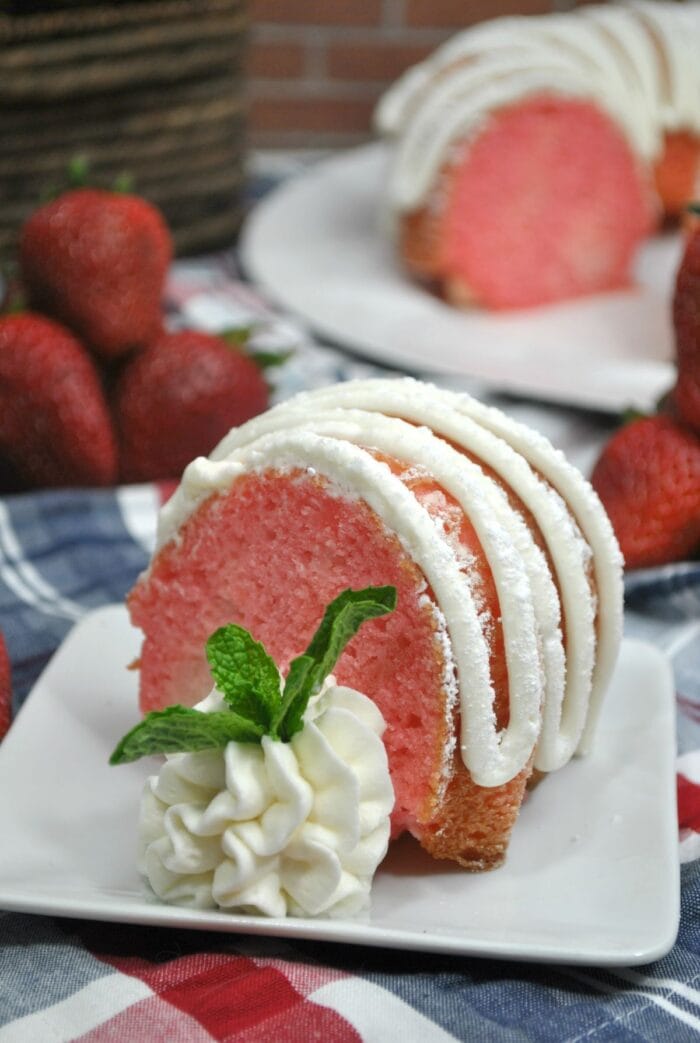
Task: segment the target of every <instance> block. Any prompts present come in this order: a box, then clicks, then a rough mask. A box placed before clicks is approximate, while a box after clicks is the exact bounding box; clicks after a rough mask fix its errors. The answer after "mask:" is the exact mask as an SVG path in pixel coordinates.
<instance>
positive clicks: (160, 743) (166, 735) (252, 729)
mask: <svg viewBox="0 0 700 1043" xmlns="http://www.w3.org/2000/svg"><path fill="white" fill-rule="evenodd" d="M262 736H263V729H262V728H261V727H260V726H259V725H257V724H255V723H254V722H253V721H248V720H246V719H245V718H244V717H241V716H239V715H238V714H237V713H234V712H233V710H217V711H215V712H214V713H202V712H201V710H193V709H190V708H189V707H187V706H168V707H166V709H165V710H155V711H154V712H153V713H147V714H146V716H145V717H144V719H143V720H142V721H140V722H139V724H137V725H136V727H135V728H132V729H131V731H130V732H127V734H126V735H125V736H124V738H123V739H122V740H121V742H119V743H118V744H117V747H116V749H115V750H114V753H113V754H112V756H111V757H110V758H109V763H110V764H128V763H129V762H130V761H136V760H138V759H139V757H147V756H149V755H150V754H153V753H193V752H195V751H197V750H211V749H219V748H221V747H224V746H225V745H226V743H228V742H231V741H235V742H258V743H259V742H260V739H261V738H262Z"/></svg>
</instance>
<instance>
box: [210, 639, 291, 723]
mask: <svg viewBox="0 0 700 1043" xmlns="http://www.w3.org/2000/svg"><path fill="white" fill-rule="evenodd" d="M206 652H207V659H208V661H209V669H210V670H211V672H212V676H213V678H214V683H215V684H216V687H217V688H218V689H219V691H220V692H221V694H222V695H223V697H224V699H225V700H226V703H227V704H228V706H229V707H230V708H231V709H232V710H234V711H235V712H236V713H239V714H241V715H242V716H243V717H247V718H249V719H250V720H251V721H254V722H255V723H256V724H260V725H262V727H263V729H264V730H265V731H269V729H270V725H271V723H272V720H273V717H274V716H275V714H276V713H277V711H278V709H279V705H280V688H281V680H280V673H279V670H278V669H277V667H276V666H275V663H274V660H273V659H271V658H270V656H269V655H268V654H267V652H266V651H265V648H264V646H263V645H262V644H260V642H258V641H256V640H255V639H254V638H253V637H251V635H250V634H249V633H248V631H247V630H244V628H243V627H239V626H237V625H236V624H235V623H229V625H228V626H225V627H220V628H219V629H218V630H216V631H215V632H214V633H213V634H212V635H211V637H210V638H209V640H208V641H207V645H206Z"/></svg>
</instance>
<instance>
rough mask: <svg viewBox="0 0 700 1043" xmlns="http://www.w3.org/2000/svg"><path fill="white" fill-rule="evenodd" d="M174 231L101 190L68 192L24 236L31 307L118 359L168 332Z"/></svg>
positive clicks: (151, 211) (137, 204)
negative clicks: (165, 301)
mask: <svg viewBox="0 0 700 1043" xmlns="http://www.w3.org/2000/svg"><path fill="white" fill-rule="evenodd" d="M171 257H172V242H171V238H170V233H169V232H168V229H167V227H166V225H165V222H164V220H163V217H162V216H161V214H160V212H159V211H158V210H156V208H155V207H153V206H151V204H150V203H147V202H146V201H145V200H144V199H141V198H139V197H138V196H130V195H122V194H120V193H117V192H108V191H105V190H103V189H93V188H81V189H76V190H74V191H70V192H65V193H64V194H63V195H61V196H59V197H58V199H55V200H53V201H52V202H50V203H46V204H45V205H44V206H42V207H40V208H39V209H38V210H36V211H35V212H34V213H33V214H32V216H31V217H30V218H29V219H28V220H27V222H26V223H25V225H24V227H23V229H22V233H21V237H20V266H21V272H22V277H23V279H24V282H25V285H26V288H27V291H28V293H29V298H30V303H31V304H32V306H33V307H34V308H36V309H37V310H38V311H41V312H44V313H46V314H47V315H51V316H53V317H54V318H56V319H58V320H59V321H61V322H64V323H65V324H66V325H67V326H68V327H70V329H72V330H73V331H74V332H75V333H76V334H77V335H78V336H79V337H80V338H81V340H83V342H84V343H86V344H87V345H88V347H89V348H91V349H92V350H93V351H94V352H96V353H97V354H98V355H100V356H103V357H105V358H116V357H118V356H120V355H123V354H125V353H126V352H128V351H130V350H131V349H133V348H138V347H144V346H145V345H146V344H148V343H149V342H150V341H151V340H153V338H154V337H156V336H157V335H158V333H159V331H160V330H161V329H162V305H161V299H162V295H163V286H164V282H165V276H166V273H167V270H168V265H169V264H170V260H171Z"/></svg>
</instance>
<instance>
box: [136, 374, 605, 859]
mask: <svg viewBox="0 0 700 1043" xmlns="http://www.w3.org/2000/svg"><path fill="white" fill-rule="evenodd" d="M374 584H393V585H394V586H395V587H396V588H397V591H398V606H397V609H396V610H395V611H394V612H393V613H392V614H391V615H390V616H387V617H384V618H381V619H377V620H373V621H371V622H369V623H367V624H366V625H365V626H364V627H363V630H362V632H361V634H360V635H358V636H357V637H356V638H354V639H353V640H352V641H351V642H350V644H349V645H348V647H347V649H346V651H345V652H344V654H343V656H342V657H341V659H340V660H339V663H338V666H337V669H336V676H337V678H338V681H339V682H340V683H342V684H347V685H350V686H351V687H354V688H357V689H359V690H360V691H362V692H364V693H365V694H367V695H369V696H370V697H371V698H372V699H374V700H375V701H376V703H377V704H378V706H379V708H380V710H381V712H382V714H383V715H384V717H385V719H386V721H387V729H386V733H385V736H384V740H385V743H386V747H387V752H388V756H389V764H390V769H391V774H392V781H393V784H394V789H395V793H396V804H395V808H394V813H393V819H392V825H393V832H394V835H397V834H399V833H401V832H403V831H405V830H408V831H410V832H411V833H412V834H414V836H416V837H417V838H418V840H419V841H420V843H421V844H422V846H423V847H424V848H425V849H426V850H427V851H429V852H430V853H431V854H433V855H434V856H435V857H437V858H449V859H453V860H455V861H457V862H459V863H461V864H462V865H464V866H466V867H468V868H470V869H483V868H490V867H493V866H496V865H498V864H499V863H500V862H501V861H502V859H503V857H504V855H505V851H506V847H507V844H508V839H509V836H510V832H511V829H512V826H513V824H514V822H515V819H516V817H517V814H518V810H519V808H520V804H521V802H522V799H523V796H524V791H525V787H526V784H527V780H528V778H529V776H530V774H531V773H532V771H533V770H535V769H536V770H537V771H539V772H548V771H551V770H553V769H555V768H558V767H561V766H562V765H563V764H565V763H566V762H567V761H568V760H569V759H570V757H571V756H572V755H573V754H574V753H575V752H576V751H577V750H578V749H583V748H585V747H586V746H587V745H588V743H589V742H590V738H591V734H592V729H593V727H594V722H595V717H596V714H597V707H598V704H599V700H600V697H601V695H602V693H603V692H604V690H605V688H606V685H607V683H608V680H609V677H610V673H611V670H612V667H613V665H614V662H615V658H616V654H617V647H618V643H619V638H620V630H621V600H622V599H621V562H620V556H619V552H618V550H617V546H616V543H615V540H614V537H613V535H612V530H611V527H610V525H609V523H608V521H607V518H606V517H605V514H604V512H603V511H602V508H601V507H600V504H599V502H598V500H597V498H596V496H595V494H594V493H593V491H592V489H591V488H590V486H588V484H587V483H586V482H585V481H584V480H583V478H582V477H581V476H580V474H579V473H578V472H577V471H576V470H575V469H574V468H573V467H571V466H570V465H568V464H567V463H566V461H565V460H564V459H563V457H562V456H561V455H560V454H558V453H556V452H555V451H554V450H553V449H552V447H551V446H550V445H549V444H548V443H547V442H546V441H545V440H544V439H543V438H541V437H539V436H537V435H535V434H534V433H532V432H530V431H528V430H527V429H525V428H523V427H522V426H520V425H517V424H515V423H513V422H512V421H510V420H508V419H507V418H506V417H505V416H503V415H502V414H501V413H499V412H497V411H495V410H491V409H486V408H484V407H483V406H481V405H480V404H479V403H477V402H475V401H474V400H473V399H471V398H469V397H468V396H464V395H457V394H453V393H450V392H446V391H442V390H439V389H437V388H434V387H432V386H430V385H426V384H421V383H419V382H416V381H411V380H396V381H390V380H376V381H360V382H351V383H348V384H343V385H338V386H336V387H331V388H326V389H322V390H320V391H317V392H310V393H307V394H304V395H300V396H297V397H296V398H294V399H292V400H291V401H289V402H288V403H286V404H284V405H282V406H278V407H277V408H275V409H273V410H271V411H269V412H268V413H266V414H264V415H262V416H261V417H259V418H257V419H255V420H253V421H250V422H249V423H248V424H245V425H243V426H242V427H240V428H238V429H234V430H233V431H232V432H231V433H230V434H229V435H228V436H227V437H226V438H225V439H224V440H223V442H222V443H221V444H220V445H219V446H218V447H217V449H216V450H215V451H214V453H213V454H212V455H211V457H210V458H209V459H206V460H205V459H203V458H200V459H198V460H195V461H194V462H193V463H192V464H191V465H190V466H189V467H188V468H187V470H186V471H185V474H184V476H183V479H182V482H181V484H180V486H179V488H178V489H177V491H176V492H175V494H174V495H173V497H172V498H171V500H169V501H168V503H167V504H166V506H165V507H164V509H163V511H162V514H161V518H160V525H159V537H158V547H157V550H156V553H155V555H154V558H153V561H152V562H151V565H150V567H149V568H148V570H147V571H146V572H145V573H144V575H143V576H142V577H141V578H140V579H139V581H138V583H137V584H136V586H135V587H134V589H133V591H132V592H131V594H130V597H129V608H130V612H131V616H132V619H133V622H134V623H135V624H136V625H137V626H138V627H140V628H141V629H142V630H143V632H144V641H143V648H142V654H141V659H140V669H141V705H142V709H143V710H144V711H147V710H153V709H157V708H161V707H163V706H166V705H168V704H170V703H175V702H180V703H189V704H193V703H195V702H197V701H198V700H200V699H201V698H202V697H203V696H204V695H206V694H207V692H208V690H209V688H210V683H211V682H210V676H209V673H208V669H207V665H206V660H205V657H204V644H205V641H206V639H207V637H208V635H209V634H210V633H211V632H212V631H213V630H215V629H216V628H217V627H219V626H221V625H223V624H225V623H228V622H236V623H239V624H241V625H242V626H244V627H246V628H247V629H248V630H250V631H251V632H252V633H253V635H254V636H255V638H256V639H257V640H259V641H262V642H263V644H264V645H265V646H266V648H267V649H268V650H269V652H270V654H271V655H272V656H273V657H274V658H275V659H276V660H277V661H278V662H279V663H280V665H281V666H282V668H283V669H285V668H286V665H287V664H288V663H289V661H290V659H292V658H293V657H294V656H296V655H298V654H299V653H300V651H301V650H302V649H303V648H304V647H305V645H306V643H307V641H308V639H309V638H310V636H311V634H312V633H313V631H314V630H315V628H316V626H317V624H318V620H319V619H320V617H321V614H322V611H323V608H324V606H325V605H326V604H327V603H328V602H329V601H330V600H331V599H332V598H334V597H335V596H336V595H337V594H338V593H339V592H340V591H341V590H343V589H345V588H347V587H349V586H352V587H355V588H357V587H364V586H368V585H374Z"/></svg>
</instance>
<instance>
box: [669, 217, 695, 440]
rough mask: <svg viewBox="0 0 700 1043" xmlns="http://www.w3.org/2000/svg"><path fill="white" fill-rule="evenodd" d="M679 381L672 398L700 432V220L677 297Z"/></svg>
mask: <svg viewBox="0 0 700 1043" xmlns="http://www.w3.org/2000/svg"><path fill="white" fill-rule="evenodd" d="M673 325H674V329H675V334H676V355H677V361H678V380H677V383H676V386H675V388H674V390H673V395H672V400H673V404H674V406H675V409H676V411H677V413H678V416H679V417H680V418H681V420H684V421H685V423H686V424H690V426H691V427H693V428H694V429H695V430H696V431H698V432H700V221H695V223H694V224H693V225H691V227H690V231H689V236H688V240H687V243H686V247H685V251H684V254H683V259H682V261H681V265H680V268H679V269H678V275H677V276H676V288H675V293H674V297H673Z"/></svg>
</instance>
